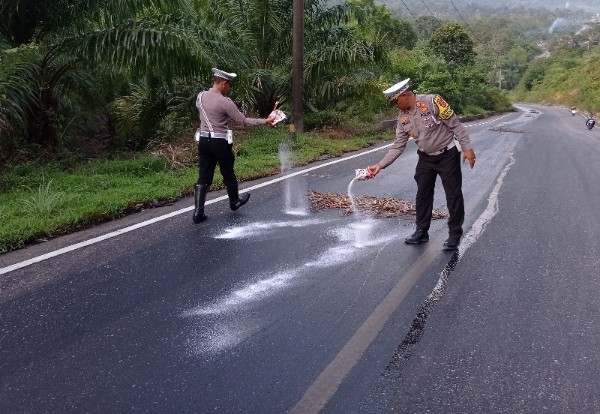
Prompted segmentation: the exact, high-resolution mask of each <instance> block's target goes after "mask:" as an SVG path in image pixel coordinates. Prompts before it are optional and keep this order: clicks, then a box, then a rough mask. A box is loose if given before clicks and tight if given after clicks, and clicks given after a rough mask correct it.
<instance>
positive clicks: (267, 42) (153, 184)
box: [0, 0, 600, 253]
mask: <svg viewBox="0 0 600 414" xmlns="http://www.w3.org/2000/svg"><path fill="white" fill-rule="evenodd" d="M289 6H290V2H289V0H202V1H198V0H177V1H170V2H165V1H161V0H123V1H119V2H111V1H108V2H107V1H104V0H86V1H82V2H75V3H73V2H71V1H66V0H40V1H37V2H35V4H33V3H32V4H29V3H22V2H21V1H20V0H6V1H4V2H2V4H1V5H0V173H1V176H0V253H2V252H6V251H10V250H13V249H16V248H20V247H23V246H25V245H27V244H29V243H35V242H38V241H41V240H45V239H46V238H48V237H53V236H56V235H59V234H64V233H67V232H71V231H73V230H76V229H80V228H83V227H86V226H89V225H92V224H95V223H99V222H102V221H106V220H110V219H114V218H116V217H120V216H123V215H124V214H128V213H131V212H135V211H139V210H140V209H143V208H151V207H153V206H158V205H161V204H162V203H165V202H169V201H172V200H175V199H178V198H181V197H184V196H186V195H189V194H190V193H191V191H192V188H193V185H194V183H195V181H196V178H197V167H196V162H197V153H196V148H195V146H194V145H193V139H192V136H193V131H194V130H195V128H196V125H197V122H198V121H197V119H198V115H197V111H196V108H195V106H194V102H195V97H196V95H197V93H198V92H199V91H200V90H202V89H206V88H207V87H209V86H210V84H211V71H210V68H211V67H219V68H222V69H224V70H228V71H233V72H237V73H238V74H239V76H238V79H237V80H236V83H235V86H234V88H233V89H232V96H231V98H232V99H233V100H234V101H235V102H236V103H237V104H238V106H239V107H240V108H242V110H243V111H244V112H245V113H246V114H247V115H248V116H257V117H264V116H266V115H267V114H268V113H269V112H270V110H271V109H272V108H273V105H274V103H275V102H276V101H280V102H282V109H283V110H284V111H285V112H286V113H288V114H289V113H290V111H291V85H292V79H291V73H292V71H291V63H292V52H291V48H292V39H291V18H292V16H291V13H290V7H289ZM394 7H397V5H396V6H393V5H390V6H389V7H387V6H385V5H381V4H376V3H375V2H374V1H373V0H347V1H341V2H335V4H333V3H332V2H326V1H324V0H305V72H304V76H305V79H304V84H305V95H304V100H305V120H304V125H305V133H304V134H301V135H298V136H297V137H296V139H295V140H294V141H293V143H292V149H293V156H294V162H295V163H296V165H300V164H305V163H308V162H311V161H315V160H318V159H323V158H326V157H335V156H340V155H342V154H343V153H344V152H347V151H352V150H356V149H359V148H364V147H367V146H370V145H373V144H374V143H377V142H381V141H385V140H389V139H391V138H392V137H393V132H392V131H389V130H381V128H380V127H379V125H380V122H381V121H382V120H384V119H390V118H394V117H395V112H394V110H393V108H390V106H389V104H388V103H387V102H386V101H385V99H384V98H383V95H382V93H381V91H382V90H383V89H385V88H387V87H388V86H390V85H391V84H393V83H395V82H398V81H399V80H401V79H404V78H407V77H409V78H411V80H412V82H411V83H412V85H413V86H414V87H415V88H416V90H417V91H418V92H432V93H439V94H441V95H443V96H444V98H446V100H447V101H448V102H449V103H450V104H451V105H452V106H453V108H454V109H455V111H456V112H457V113H458V114H460V115H484V114H488V113H493V112H499V111H506V110H511V100H510V98H512V99H519V100H532V101H542V100H543V101H544V102H553V103H565V104H573V105H577V103H575V101H577V102H585V105H587V106H589V107H590V110H592V108H594V109H593V110H598V109H599V108H600V103H598V101H597V96H598V93H597V92H598V90H600V84H598V83H597V82H598V79H599V77H598V76H595V77H594V78H593V80H592V79H590V82H588V83H587V85H588V86H589V87H588V88H587V89H584V88H581V87H580V86H581V85H580V84H578V83H577V82H579V81H580V79H575V78H582V79H583V78H587V77H590V78H591V77H592V76H593V75H594V74H595V67H597V63H598V57H597V54H598V53H599V52H598V46H597V40H595V39H596V38H595V37H594V36H596V29H597V28H596V27H595V26H593V27H592V30H593V32H588V34H586V36H588V37H589V38H590V39H591V40H590V42H588V43H585V39H583V38H578V37H576V36H575V35H572V36H574V37H573V39H574V40H573V41H574V42H575V44H576V45H577V48H576V49H574V50H572V48H570V46H569V45H570V43H565V42H566V41H565V40H564V39H565V36H569V35H570V33H575V28H576V27H578V25H579V21H580V20H581V19H585V16H582V15H580V14H577V13H575V12H564V13H562V14H561V13H559V12H558V11H550V10H540V11H535V12H532V11H531V10H529V11H528V13H525V12H524V11H523V10H522V11H518V12H515V13H512V14H511V12H510V11H507V10H499V11H494V9H490V8H487V9H485V8H484V9H481V8H477V7H474V8H472V9H471V10H464V11H463V12H464V14H462V15H461V16H460V17H461V18H460V19H459V18H458V16H457V15H456V14H453V12H450V11H446V12H444V11H443V10H442V11H440V12H436V16H437V17H433V15H423V16H409V17H406V18H405V17H404V16H403V15H402V14H401V13H400V10H399V9H394ZM486 7H488V6H486ZM463 16H466V18H467V20H464V19H462V17H463ZM415 17H416V18H415ZM559 17H560V18H563V19H564V20H565V21H572V22H575V23H573V24H572V26H568V25H566V24H565V25H563V27H562V29H561V30H562V31H557V32H556V33H553V34H548V30H547V28H548V27H549V26H550V25H552V24H553V22H554V21H556V19H557V18H559ZM590 33H594V34H593V35H591V34H590ZM590 36H591V37H590ZM542 41H543V42H542ZM561 42H562V43H561ZM546 45H549V46H548V49H549V50H550V52H551V55H550V57H549V58H544V59H542V58H539V56H540V55H541V54H542V53H543V52H544V51H545V48H546ZM570 75H571V76H570ZM573 75H574V76H573ZM557 85H562V86H557ZM552 88H555V90H554V89H552ZM549 91H553V92H552V94H551V95H552V97H553V98H552V99H553V100H551V99H550V98H549V96H548V93H547V92H549ZM287 139H289V133H288V131H287V126H286V125H280V126H278V127H277V128H275V129H272V130H271V129H268V128H254V129H248V130H238V131H236V143H235V146H234V151H235V152H236V155H237V161H236V174H237V175H238V178H239V179H240V180H249V179H253V178H257V177H262V176H265V175H269V174H275V173H277V172H279V169H280V165H279V159H278V147H279V144H280V143H281V142H282V141H283V140H287ZM221 186H222V182H221V178H220V176H218V174H217V177H216V180H215V183H214V185H213V189H215V188H220V187H221Z"/></svg>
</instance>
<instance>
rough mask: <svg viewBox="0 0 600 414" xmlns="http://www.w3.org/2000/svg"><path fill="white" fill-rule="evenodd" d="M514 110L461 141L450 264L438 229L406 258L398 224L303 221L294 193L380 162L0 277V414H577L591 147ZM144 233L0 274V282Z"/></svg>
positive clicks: (567, 122) (177, 217)
mask: <svg viewBox="0 0 600 414" xmlns="http://www.w3.org/2000/svg"><path fill="white" fill-rule="evenodd" d="M522 109H523V111H522V112H519V113H514V114H507V115H505V116H502V117H495V118H493V119H491V120H486V121H479V122H473V123H471V124H469V126H468V128H469V132H470V133H471V137H472V141H473V143H474V146H475V149H476V152H477V156H478V158H477V165H476V167H475V169H474V170H469V169H468V168H467V166H466V165H465V166H464V167H463V181H464V186H463V190H464V193H465V200H466V209H467V218H466V223H465V233H467V235H466V236H465V240H464V241H463V247H462V248H461V251H460V252H459V253H460V254H459V255H453V254H452V253H445V252H442V243H443V241H444V240H445V238H446V228H445V223H444V221H443V220H438V221H434V223H433V225H432V229H431V240H430V242H429V243H428V244H426V245H422V246H406V245H405V244H404V243H403V239H404V238H405V237H406V236H407V235H408V234H410V233H411V232H412V231H413V225H412V218H411V217H408V218H401V219H398V218H395V219H377V220H365V219H361V220H357V219H356V218H355V217H353V216H342V215H340V213H339V212H338V211H336V210H328V211H322V212H319V213H308V212H307V211H306V204H305V201H306V197H305V195H306V194H307V192H308V191H309V190H315V191H319V192H329V193H342V194H343V193H346V191H347V188H348V184H349V182H350V180H351V179H352V178H353V176H354V169H356V168H364V167H365V166H367V165H370V164H373V163H375V162H377V161H379V159H381V157H382V155H383V154H384V153H385V148H382V149H381V150H378V151H373V152H371V153H368V154H365V155H361V156H357V157H356V158H352V159H347V160H344V161H341V162H337V163H332V164H330V165H325V164H327V162H325V163H321V166H319V165H316V166H311V168H312V169H311V170H303V169H294V170H292V171H293V172H294V173H297V175H295V176H294V177H293V178H290V179H287V180H281V181H278V182H274V183H272V184H269V181H270V180H271V179H272V178H273V177H271V178H270V179H265V180H260V181H258V182H256V183H245V184H243V185H242V188H244V187H250V186H254V187H257V186H259V188H256V189H254V190H253V191H252V198H251V201H250V203H249V204H248V206H246V207H244V208H243V209H240V210H239V211H238V212H235V213H232V212H230V211H228V210H227V205H226V202H224V201H218V202H213V203H211V204H209V205H207V214H208V215H209V220H208V221H207V222H205V223H203V224H201V225H192V224H191V213H189V212H185V213H184V214H173V216H172V217H170V218H168V219H165V220H161V221H158V222H156V223H152V224H150V225H147V226H145V227H142V228H139V229H136V230H133V231H129V232H124V233H123V234H119V235H117V236H115V237H111V238H109V239H106V240H102V241H99V242H98V243H95V244H92V245H89V246H85V247H82V248H79V249H76V250H73V251H70V252H67V253H64V254H61V255H58V256H55V257H50V258H48V259H47V260H43V261H40V262H38V263H32V264H30V265H28V266H24V267H22V268H17V269H15V270H11V271H5V272H4V273H3V274H0V412H11V413H13V412H14V413H19V412H22V413H34V412H35V413H42V412H57V413H58V412H60V413H69V412H73V413H80V412H159V413H165V412H177V413H186V412H189V413H213V412H214V413H283V412H289V411H293V412H319V411H322V412H331V413H346V412H367V413H368V412H415V413H419V412H494V411H496V412H543V410H544V407H546V408H547V409H548V410H550V411H549V412H594V411H598V409H599V402H598V399H597V397H596V396H595V395H596V394H595V393H594V392H593V390H595V389H598V388H600V387H599V385H600V384H598V382H599V380H598V378H597V375H595V373H597V372H598V368H599V367H598V362H596V361H598V358H597V357H598V355H597V353H598V351H596V349H598V346H597V345H598V340H597V337H598V333H599V329H598V325H599V324H600V322H598V321H599V320H600V319H599V318H597V309H598V299H597V298H598V293H600V292H599V290H600V285H599V283H600V282H598V280H597V273H598V269H599V266H598V260H599V259H598V257H600V256H599V255H598V253H600V252H599V251H598V250H599V247H598V244H597V243H596V242H595V241H596V240H598V237H599V236H600V227H599V225H598V224H597V223H598V220H597V217H596V214H595V212H596V210H597V209H596V208H595V206H596V205H600V204H598V202H599V201H600V200H599V198H600V195H599V193H598V190H597V185H596V184H595V181H596V180H595V177H596V176H598V174H597V167H596V164H597V163H596V162H594V160H597V159H600V158H599V157H598V155H599V153H600V146H599V145H600V142H599V141H598V139H599V138H600V134H599V131H596V130H592V131H588V130H587V129H585V125H583V124H582V123H581V122H577V119H576V117H572V116H571V115H570V113H569V112H568V111H567V110H562V111H561V110H557V109H550V108H542V107H536V108H535V109H532V107H523V108H522ZM580 124H581V125H580ZM415 163H416V154H415V148H414V144H412V143H411V144H409V147H408V149H407V151H406V152H405V154H403V155H402V157H401V158H400V159H398V160H397V161H396V162H395V163H394V164H393V165H392V166H390V167H389V168H387V169H386V170H385V171H383V172H382V173H380V175H379V176H378V177H377V178H376V179H375V180H370V181H368V182H360V183H355V185H353V187H352V189H353V191H354V192H355V194H359V195H377V196H385V197H396V198H401V199H406V200H412V199H414V194H415V184H414V180H413V178H412V177H413V175H414V166H415ZM317 167H318V168H317ZM263 184H264V185H263ZM261 185H263V186H261ZM219 196H222V192H221V193H211V198H213V199H214V198H215V197H219ZM190 201H191V200H184V201H182V202H180V203H177V204H176V205H174V206H170V207H166V208H165V210H164V212H165V213H168V212H177V211H178V209H179V210H180V209H182V208H189V204H190ZM303 201H304V202H303ZM435 207H436V208H444V196H443V191H442V188H441V184H440V183H439V182H438V187H437V192H436V205H435ZM161 213H162V212H161V211H156V210H153V211H146V212H144V213H142V214H140V215H135V216H130V217H127V218H126V219H124V220H121V221H118V222H115V223H109V224H107V225H105V226H99V227H98V228H95V229H92V230H88V231H85V232H81V233H78V234H75V235H71V236H68V237H65V238H61V239H57V240H52V241H50V242H48V243H44V244H43V245H39V246H34V247H33V248H31V249H27V251H19V252H14V253H11V254H8V255H3V256H0V266H2V267H1V268H0V270H1V269H9V267H10V266H12V265H14V264H15V263H23V261H24V260H26V259H28V258H31V257H36V256H39V255H40V254H43V253H48V252H52V251H55V250H56V249H59V248H64V247H67V246H69V245H72V244H73V243H77V242H81V241H82V240H88V239H91V238H93V237H98V236H100V235H102V234H106V233H109V232H113V231H119V229H121V228H125V227H127V226H129V225H132V224H134V223H135V222H139V221H141V220H147V219H151V218H152V217H154V216H157V215H159V214H161ZM449 263H450V266H449ZM417 315H419V317H420V319H419V318H417V319H415V318H416V317H417ZM571 408H575V409H576V410H575V411H573V410H570V411H567V409H571Z"/></svg>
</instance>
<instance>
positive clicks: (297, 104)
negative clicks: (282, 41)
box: [292, 0, 304, 134]
mask: <svg viewBox="0 0 600 414" xmlns="http://www.w3.org/2000/svg"><path fill="white" fill-rule="evenodd" d="M292 54H293V59H292V111H293V116H294V127H295V132H296V133H299V134H301V133H302V132H304V116H303V108H304V0H293V3H292Z"/></svg>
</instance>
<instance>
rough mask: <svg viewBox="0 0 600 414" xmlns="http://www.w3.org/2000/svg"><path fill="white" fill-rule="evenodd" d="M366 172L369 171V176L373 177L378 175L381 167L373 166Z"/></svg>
mask: <svg viewBox="0 0 600 414" xmlns="http://www.w3.org/2000/svg"><path fill="white" fill-rule="evenodd" d="M367 170H368V171H369V174H371V175H372V176H373V177H375V176H376V175H377V174H378V173H379V171H381V167H380V166H379V164H375V165H371V166H370V167H367Z"/></svg>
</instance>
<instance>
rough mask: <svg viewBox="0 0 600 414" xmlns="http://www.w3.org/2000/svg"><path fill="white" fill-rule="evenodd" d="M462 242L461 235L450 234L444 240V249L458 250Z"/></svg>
mask: <svg viewBox="0 0 600 414" xmlns="http://www.w3.org/2000/svg"><path fill="white" fill-rule="evenodd" d="M459 244H460V236H450V237H448V239H447V240H446V241H445V242H444V250H456V249H458V245H459Z"/></svg>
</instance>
